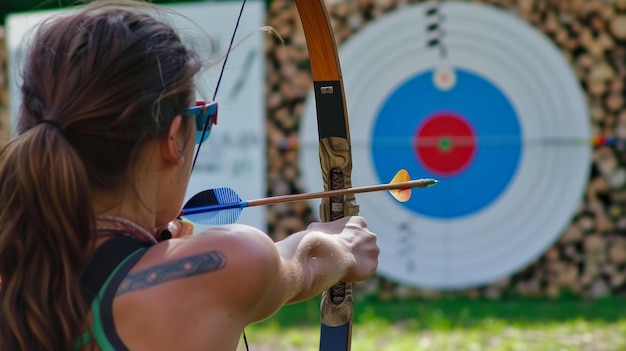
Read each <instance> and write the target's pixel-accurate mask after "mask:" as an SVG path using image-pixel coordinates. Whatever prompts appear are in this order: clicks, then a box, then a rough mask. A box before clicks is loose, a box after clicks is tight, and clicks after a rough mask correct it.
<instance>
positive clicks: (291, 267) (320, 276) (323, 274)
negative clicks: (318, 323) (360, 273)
mask: <svg viewBox="0 0 626 351" xmlns="http://www.w3.org/2000/svg"><path fill="white" fill-rule="evenodd" d="M341 240H342V239H341V236H340V235H332V234H325V233H321V232H301V233H296V234H293V235H291V236H290V237H288V238H287V239H285V240H283V241H281V242H279V243H277V245H276V246H277V248H278V251H279V254H280V256H281V260H282V266H283V269H284V270H285V272H283V273H284V275H283V276H284V277H288V279H293V280H292V281H291V284H287V286H290V287H291V288H292V289H290V291H289V296H287V302H288V303H294V302H298V301H303V300H306V299H309V298H312V297H314V296H317V295H319V294H320V293H321V292H322V291H324V290H326V289H328V288H330V287H331V286H332V285H333V284H335V283H336V282H337V281H339V280H341V279H342V278H343V277H344V276H345V275H346V274H347V272H348V271H349V269H350V268H351V266H352V265H353V264H354V259H353V258H352V254H351V253H350V252H349V250H348V249H347V247H346V245H343V244H342V242H341Z"/></svg>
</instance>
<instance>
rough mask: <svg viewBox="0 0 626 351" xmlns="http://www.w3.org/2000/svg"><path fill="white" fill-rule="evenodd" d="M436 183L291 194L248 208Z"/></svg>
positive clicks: (426, 181)
mask: <svg viewBox="0 0 626 351" xmlns="http://www.w3.org/2000/svg"><path fill="white" fill-rule="evenodd" d="M435 183H436V182H435V181H434V180H432V179H416V180H411V181H408V182H402V183H395V184H378V185H367V186H361V187H355V188H348V189H337V190H328V191H319V192H313V193H304V194H293V195H279V196H272V197H266V198H262V199H255V200H248V207H253V206H265V205H274V204H281V203H289V202H297V201H305V200H312V199H319V198H325V197H335V196H344V195H350V194H360V193H369V192H374V191H382V190H397V189H412V188H426V187H429V186H431V185H434V184H435Z"/></svg>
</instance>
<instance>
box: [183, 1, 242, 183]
mask: <svg viewBox="0 0 626 351" xmlns="http://www.w3.org/2000/svg"><path fill="white" fill-rule="evenodd" d="M245 6H246V0H243V2H242V3H241V8H240V9H239V15H238V16H237V23H235V29H234V30H233V35H232V36H231V37H230V43H229V44H228V49H227V50H226V56H225V57H224V62H223V63H222V68H221V69H220V75H219V76H218V78H217V84H216V85H215V91H214V92H213V98H212V101H215V98H216V97H217V91H218V90H219V88H220V83H221V82H222V77H223V76H224V71H225V70H226V62H227V61H228V57H229V56H230V52H231V50H232V49H233V43H234V42H235V35H236V34H237V29H238V28H239V22H240V21H241V16H242V14H243V8H244V7H245ZM209 123H211V121H210V120H209V119H207V120H206V122H204V127H203V128H202V136H201V137H200V142H199V143H198V149H197V150H196V154H195V155H194V157H193V162H192V163H191V171H190V174H191V173H192V172H193V168H194V167H195V166H196V161H197V160H198V155H200V148H201V147H202V143H203V142H204V136H205V135H206V131H207V129H208V127H209Z"/></svg>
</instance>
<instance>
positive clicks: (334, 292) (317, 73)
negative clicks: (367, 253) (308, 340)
mask: <svg viewBox="0 0 626 351" xmlns="http://www.w3.org/2000/svg"><path fill="white" fill-rule="evenodd" d="M294 1H295V4H296V8H297V10H298V14H299V16H300V20H301V22H302V28H303V30H304V35H305V37H306V43H307V48H308V51H309V58H310V61H311V71H312V74H313V87H314V89H315V104H316V111H317V129H318V134H319V154H320V165H321V168H322V177H323V180H324V190H336V189H343V188H351V187H352V180H351V176H352V152H351V146H350V129H349V124H348V114H347V111H346V104H345V97H344V89H343V81H342V78H341V67H340V64H339V55H338V53H337V44H336V42H335V37H334V35H333V30H332V25H331V23H330V17H329V15H328V11H327V10H326V6H325V4H324V0H294ZM358 213H359V205H358V204H357V202H356V199H355V198H354V195H350V196H343V197H341V196H340V197H334V198H327V199H323V201H322V204H321V206H320V217H321V219H322V221H324V222H328V221H333V220H336V219H339V218H342V217H344V216H354V215H357V214H358ZM320 310H321V311H320V312H321V334H320V351H331V350H332V351H348V350H350V342H351V337H352V315H353V306H352V284H351V283H345V282H339V283H337V284H336V285H335V286H333V287H332V288H331V289H329V290H328V291H326V292H324V294H323V295H322V302H321V307H320Z"/></svg>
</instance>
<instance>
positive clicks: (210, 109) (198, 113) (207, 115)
mask: <svg viewBox="0 0 626 351" xmlns="http://www.w3.org/2000/svg"><path fill="white" fill-rule="evenodd" d="M203 110H204V111H203ZM188 113H189V114H190V115H193V116H194V117H195V119H196V129H197V131H198V132H197V134H196V144H200V143H201V142H204V141H206V140H207V139H208V138H209V135H211V128H213V124H214V122H215V115H216V114H217V104H215V103H213V104H209V105H208V106H206V107H205V106H196V107H192V108H190V109H189V110H188ZM207 121H208V124H207ZM205 125H206V130H204V128H205V127H204V126H205ZM203 134H204V135H203Z"/></svg>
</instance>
